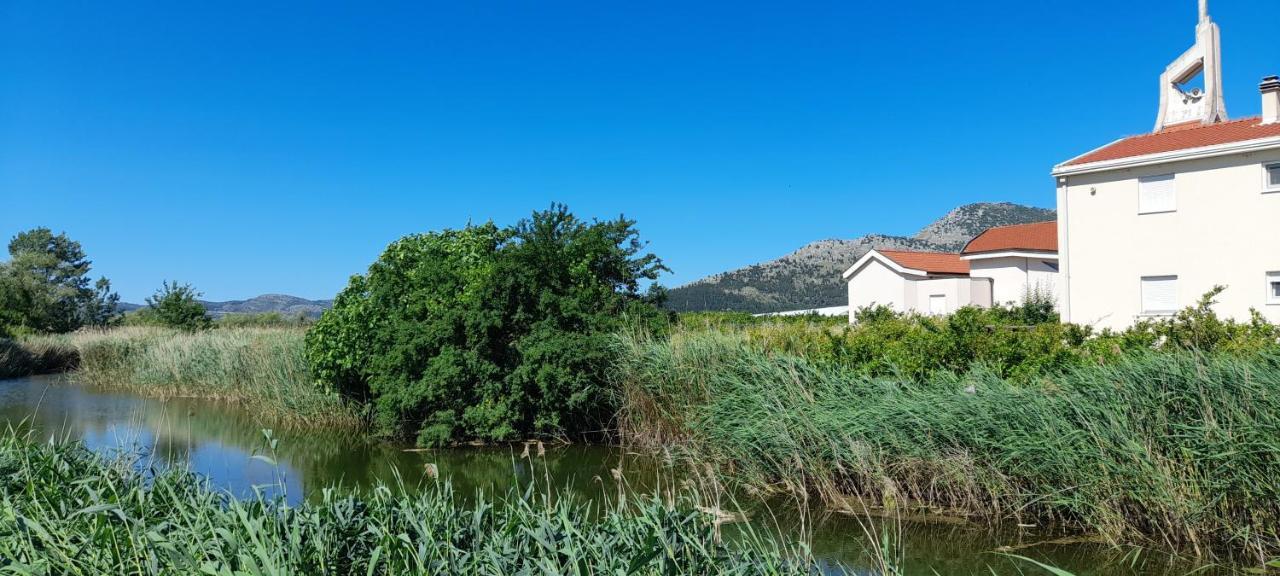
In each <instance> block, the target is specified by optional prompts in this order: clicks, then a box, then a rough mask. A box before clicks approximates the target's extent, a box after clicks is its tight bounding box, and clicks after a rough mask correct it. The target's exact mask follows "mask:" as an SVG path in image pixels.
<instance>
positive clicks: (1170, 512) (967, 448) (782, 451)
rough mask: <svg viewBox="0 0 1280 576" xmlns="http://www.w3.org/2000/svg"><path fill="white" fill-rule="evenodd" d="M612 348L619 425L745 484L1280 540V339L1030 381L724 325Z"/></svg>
mask: <svg viewBox="0 0 1280 576" xmlns="http://www.w3.org/2000/svg"><path fill="white" fill-rule="evenodd" d="M619 357H620V358H621V360H620V361H619V364H618V368H617V378H618V384H619V386H620V394H621V399H620V403H621V411H620V413H619V428H620V432H621V434H622V436H623V438H624V439H626V440H627V441H628V442H630V443H633V444H638V445H648V446H651V447H663V448H664V449H667V450H672V449H673V448H672V446H678V447H680V448H679V450H681V451H682V452H683V453H684V454H685V455H686V456H687V457H690V458H694V459H698V460H700V461H701V462H703V463H704V464H707V465H711V466H714V467H716V468H717V469H719V470H721V471H723V472H725V474H726V476H728V477H731V478H733V479H735V480H736V481H737V482H739V483H741V484H743V485H745V486H746V487H747V488H750V489H754V490H759V491H763V492H769V491H788V492H795V493H802V494H805V495H816V496H817V497H820V498H821V499H823V500H825V501H826V502H828V503H829V504H831V505H833V506H836V507H843V508H848V509H852V510H855V511H858V512H865V511H868V510H870V509H872V508H879V509H882V510H883V511H891V512H894V513H898V512H903V511H906V510H908V509H912V511H921V512H929V513H935V514H939V513H940V514H949V515H958V516H967V517H973V518H985V519H987V520H989V521H991V522H1001V521H1012V522H1018V523H1023V524H1036V525H1040V526H1048V525H1052V526H1055V527H1059V528H1063V529H1068V530H1073V531H1084V532H1089V533H1096V534H1099V535H1101V536H1103V537H1104V538H1106V539H1108V540H1110V541H1111V542H1114V543H1121V542H1128V543H1138V544H1142V545H1150V546H1156V547H1160V548H1163V549H1173V550H1177V551H1181V552H1190V553H1193V554H1199V555H1205V556H1214V555H1217V556H1232V557H1236V558H1238V559H1240V560H1243V561H1245V562H1254V561H1257V562H1259V563H1262V562H1266V561H1267V560H1269V559H1271V558H1275V557H1276V556H1277V555H1280V533H1278V530H1280V356H1277V355H1274V354H1270V353H1260V354H1257V355H1253V356H1249V357H1240V356H1232V357H1226V356H1203V355H1198V354H1195V353H1190V352H1162V353H1147V354H1137V355H1131V356H1128V357H1126V358H1122V359H1120V360H1118V361H1115V362H1111V363H1108V364H1106V365H1100V366H1084V367H1076V368H1072V369H1068V370H1065V371H1062V372H1059V373H1055V374H1053V375H1051V376H1042V377H1040V378H1038V379H1035V380H1033V381H1030V382H1015V381H1011V380H1009V379H1006V378H1001V377H998V376H996V375H994V374H993V373H992V372H991V371H987V370H984V369H983V368H982V367H981V366H978V367H976V368H974V369H972V370H970V371H969V372H967V373H965V374H963V375H954V374H949V373H945V372H939V373H936V374H934V375H933V376H932V377H930V378H928V379H926V380H925V381H912V380H911V379H905V378H894V377H883V376H881V377H876V376H869V375H866V374H864V373H862V372H860V371H857V370H854V369H851V368H848V367H844V366H841V365H839V364H834V363H818V362H813V361H810V360H806V359H804V358H802V357H797V356H792V355H788V354H785V353H771V352H766V351H765V350H764V349H763V348H761V347H759V346H755V345H752V344H751V343H750V341H749V340H748V338H746V337H745V336H743V335H741V334H734V333H728V332H720V331H677V332H676V333H674V334H672V335H671V336H670V337H669V338H666V339H662V340H655V339H650V338H646V337H644V336H635V335H632V336H625V337H623V338H622V339H621V344H620V353H619Z"/></svg>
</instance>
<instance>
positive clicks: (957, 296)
mask: <svg viewBox="0 0 1280 576" xmlns="http://www.w3.org/2000/svg"><path fill="white" fill-rule="evenodd" d="M848 285H849V321H850V322H853V320H854V318H853V317H854V314H856V313H857V312H858V310H860V309H862V308H866V307H868V306H873V305H885V306H889V307H891V308H893V309H894V310H897V311H899V312H919V313H921V314H929V313H930V298H931V297H932V296H935V295H938V296H943V297H944V298H945V307H944V309H943V310H942V313H943V314H949V313H951V312H955V310H956V309H957V308H960V307H962V306H969V305H971V304H976V305H979V306H990V305H991V295H990V292H991V288H990V281H989V280H988V279H986V278H977V279H973V278H968V277H947V278H927V277H923V276H915V275H910V274H902V273H899V272H898V271H896V270H894V269H892V268H890V267H888V266H887V265H885V264H883V263H882V262H880V261H878V260H874V259H873V260H870V261H868V262H867V263H866V264H865V265H864V266H863V267H862V268H860V269H858V270H857V271H856V272H855V273H854V274H853V276H852V277H850V278H849V282H848Z"/></svg>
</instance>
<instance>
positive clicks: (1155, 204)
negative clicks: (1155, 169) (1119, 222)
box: [1138, 174, 1178, 214]
mask: <svg viewBox="0 0 1280 576" xmlns="http://www.w3.org/2000/svg"><path fill="white" fill-rule="evenodd" d="M1177 209H1178V187H1177V186H1176V185H1175V184H1174V179H1173V174H1165V175H1164V176H1150V177H1147V178H1139V179H1138V213H1139V214H1156V213H1160V212H1173V211H1176V210H1177Z"/></svg>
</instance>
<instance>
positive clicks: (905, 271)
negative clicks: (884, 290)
mask: <svg viewBox="0 0 1280 576" xmlns="http://www.w3.org/2000/svg"><path fill="white" fill-rule="evenodd" d="M872 260H875V261H877V262H879V263H881V264H884V265H885V266H888V267H889V269H890V270H893V271H894V272H897V273H899V274H902V275H905V276H928V275H929V273H928V272H925V271H924V270H916V269H914V268H906V267H903V266H902V265H901V264H898V263H897V262H894V261H893V259H892V258H890V257H888V256H885V255H884V254H881V253H879V252H877V251H875V250H874V249H873V250H871V251H869V252H867V253H866V254H863V255H862V257H861V258H859V259H858V261H857V262H854V263H853V266H850V267H849V269H848V270H845V271H844V274H841V275H840V277H841V278H844V279H845V280H848V279H849V278H852V277H853V275H854V274H857V273H858V270H861V269H862V268H863V267H864V266H866V265H867V264H868V263H870V262H871V261H872Z"/></svg>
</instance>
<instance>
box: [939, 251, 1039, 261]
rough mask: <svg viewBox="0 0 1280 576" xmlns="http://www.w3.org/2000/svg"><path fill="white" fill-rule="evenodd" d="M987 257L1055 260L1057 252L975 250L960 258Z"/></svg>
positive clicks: (984, 258)
mask: <svg viewBox="0 0 1280 576" xmlns="http://www.w3.org/2000/svg"><path fill="white" fill-rule="evenodd" d="M989 258H1039V259H1041V260H1057V259H1058V253H1057V252H1043V251H1037V250H999V251H995V252H975V253H973V254H962V255H961V256H960V259H961V260H986V259H989Z"/></svg>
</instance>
